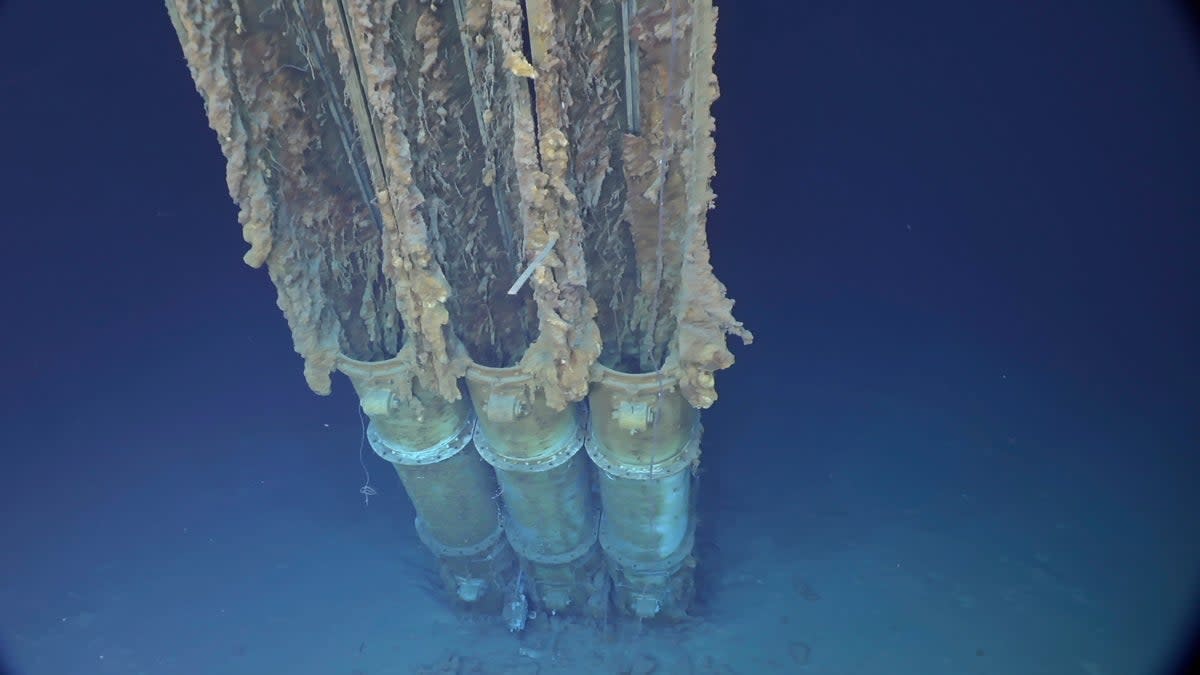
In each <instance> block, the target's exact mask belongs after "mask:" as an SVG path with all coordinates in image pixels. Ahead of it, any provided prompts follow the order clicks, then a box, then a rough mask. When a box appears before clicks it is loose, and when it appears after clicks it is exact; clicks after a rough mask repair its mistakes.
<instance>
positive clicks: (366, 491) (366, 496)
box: [358, 406, 379, 506]
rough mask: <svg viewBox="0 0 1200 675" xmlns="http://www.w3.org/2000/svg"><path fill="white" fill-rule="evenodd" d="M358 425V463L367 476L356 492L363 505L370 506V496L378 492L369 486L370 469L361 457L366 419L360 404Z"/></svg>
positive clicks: (365, 431)
mask: <svg viewBox="0 0 1200 675" xmlns="http://www.w3.org/2000/svg"><path fill="white" fill-rule="evenodd" d="M358 426H359V427H361V428H362V436H361V437H360V438H359V439H358V465H359V466H361V467H362V470H363V475H365V476H366V477H367V482H365V483H363V486H362V487H360V488H358V494H360V495H362V496H363V506H370V505H371V497H373V496H375V495H377V494H379V493H378V492H376V490H375V488H373V487H371V470H370V469H368V468H367V461H366V460H365V459H363V446H364V445H366V442H367V421H366V419H365V418H364V416H363V411H362V407H361V406H359V408H358Z"/></svg>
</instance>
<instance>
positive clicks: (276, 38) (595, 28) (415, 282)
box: [168, 0, 750, 408]
mask: <svg viewBox="0 0 1200 675" xmlns="http://www.w3.org/2000/svg"><path fill="white" fill-rule="evenodd" d="M168 8H169V10H170V13H171V16H172V20H173V21H174V23H175V26H176V30H177V31H178V33H179V37H180V42H181V44H182V45H183V48H184V53H185V55H186V57H187V60H188V64H189V66H190V68H191V71H192V76H193V79H194V80H195V82H196V86H197V89H198V90H199V91H200V93H201V95H202V96H203V98H204V102H205V106H206V109H207V111H208V116H209V122H210V124H211V126H212V128H213V129H214V131H216V133H217V137H218V140H219V142H220V144H221V149H222V151H223V153H224V154H225V156H226V158H227V161H228V163H227V175H226V177H227V183H228V187H229V192H230V194H231V196H232V197H233V198H234V200H235V201H236V202H237V203H238V205H239V207H240V213H239V220H240V222H241V224H242V231H243V237H244V238H245V240H246V241H247V243H249V245H250V249H249V251H248V252H247V253H246V256H245V259H246V262H247V263H248V264H250V265H252V266H255V267H257V266H260V265H263V264H265V265H266V266H267V268H268V270H269V272H270V275H271V279H272V281H273V282H274V284H275V286H276V288H277V289H278V297H279V307H280V309H281V310H282V311H283V313H284V315H285V317H286V318H287V320H288V323H289V326H290V328H291V331H292V335H293V339H294V343H295V348H296V351H297V352H299V353H300V355H301V356H302V357H303V358H304V360H305V375H306V378H307V381H308V383H309V386H310V387H311V388H312V389H313V390H314V391H317V392H318V393H328V391H329V389H330V373H331V372H332V370H333V369H334V368H335V367H336V364H337V360H338V358H339V356H343V357H347V358H350V359H354V360H356V361H361V362H372V361H381V360H385V359H394V360H395V361H396V362H397V363H399V364H401V365H402V366H403V367H402V368H401V369H400V372H402V373H403V375H402V376H401V379H403V380H405V382H406V384H405V385H404V386H401V387H399V390H400V392H401V395H404V394H405V392H407V393H408V394H409V395H412V394H413V393H414V392H416V391H417V390H418V389H420V390H422V391H426V392H433V393H435V394H436V395H438V396H440V397H442V398H444V399H447V400H455V399H457V398H458V397H459V396H461V387H460V378H461V377H462V376H463V374H464V372H465V371H466V369H467V367H468V364H469V363H471V362H472V361H473V362H475V363H478V364H481V365H483V366H490V367H509V366H516V367H518V368H519V369H520V370H521V371H522V372H524V373H526V374H527V375H528V376H529V382H530V385H529V386H530V388H531V389H532V390H536V391H537V392H539V394H540V395H541V396H544V400H545V401H546V403H547V404H548V405H550V406H551V407H556V408H562V407H563V406H565V405H567V404H568V403H570V402H573V401H578V400H580V399H582V398H583V397H584V396H586V395H587V393H588V390H589V387H590V386H591V382H592V380H593V379H594V377H595V372H594V371H595V368H594V367H595V365H596V364H602V365H604V366H607V367H609V368H612V369H614V370H618V371H625V372H642V373H645V372H653V371H660V372H662V373H664V374H665V375H667V376H669V377H670V378H673V379H675V380H677V381H678V382H679V388H680V391H681V393H682V394H683V395H684V396H685V398H686V399H687V401H688V402H689V403H690V404H691V405H693V406H695V407H698V408H703V407H708V406H709V405H711V404H712V403H713V401H715V399H716V392H715V387H714V384H713V372H714V371H716V370H719V369H722V368H725V367H728V366H729V365H730V364H732V362H733V357H732V355H731V353H730V352H729V350H728V348H727V346H726V336H727V335H728V334H731V333H732V334H736V335H738V336H740V337H741V338H742V339H743V340H746V341H748V340H749V339H750V334H749V333H748V332H746V331H745V330H744V329H743V328H742V326H741V324H740V323H738V322H737V321H736V320H735V319H734V318H733V316H732V313H731V310H732V305H733V303H732V301H731V300H729V299H728V298H727V297H726V294H725V288H724V287H723V286H722V285H721V284H720V282H719V281H717V279H716V277H715V276H714V275H713V271H712V268H711V265H710V263H709V251H708V243H707V237H706V234H705V231H706V216H707V212H708V210H709V209H710V208H711V207H712V204H713V194H712V191H711V189H710V182H711V178H712V175H713V172H714V143H713V139H712V131H713V120H712V116H711V113H710V108H711V105H712V102H713V100H714V99H715V98H716V96H717V86H716V79H715V76H714V75H713V69H712V68H713V53H714V49H715V18H716V14H715V10H714V9H713V7H712V5H711V2H710V1H709V0H694V1H689V0H653V1H651V0H638V2H632V1H630V0H625V1H623V2H600V1H587V0H575V1H568V2H556V1H553V0H525V1H524V2H520V1H518V0H273V1H268V0H246V1H242V2H237V3H228V2H224V1H221V0H168ZM543 252H545V253H544V254H543ZM539 254H543V255H539ZM535 262H536V265H534V267H533V269H532V271H531V273H530V274H529V276H528V281H527V282H525V283H522V284H518V285H517V286H518V288H517V289H516V292H515V293H513V294H510V293H509V290H510V288H512V287H514V282H517V281H518V279H519V277H520V276H521V275H522V273H523V272H526V271H527V267H529V266H530V265H531V264H533V263H535ZM530 393H531V394H532V391H531V392H530Z"/></svg>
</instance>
